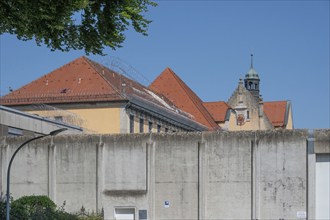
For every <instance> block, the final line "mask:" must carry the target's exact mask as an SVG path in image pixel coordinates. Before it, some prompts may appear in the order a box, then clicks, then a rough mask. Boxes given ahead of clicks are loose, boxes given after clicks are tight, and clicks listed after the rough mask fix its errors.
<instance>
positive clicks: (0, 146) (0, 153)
mask: <svg viewBox="0 0 330 220" xmlns="http://www.w3.org/2000/svg"><path fill="white" fill-rule="evenodd" d="M5 143H6V138H4V139H3V142H2V143H1V144H0V159H1V160H0V172H1V173H0V196H1V198H2V196H4V195H3V193H4V192H5V189H4V186H3V183H4V182H5V181H4V170H5V166H4V165H5V164H4V161H5V159H4V153H3V151H4V148H5Z"/></svg>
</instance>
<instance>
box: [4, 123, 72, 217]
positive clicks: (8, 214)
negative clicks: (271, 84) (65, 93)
mask: <svg viewBox="0 0 330 220" xmlns="http://www.w3.org/2000/svg"><path fill="white" fill-rule="evenodd" d="M65 130H67V128H61V129H58V130H55V131H52V132H50V133H49V134H45V135H41V136H38V137H34V138H31V139H29V140H27V141H25V142H24V143H23V144H21V145H20V146H19V147H18V148H17V149H16V150H15V152H14V154H13V156H12V157H11V158H10V161H9V165H8V169H7V195H6V220H10V203H9V200H10V168H11V164H12V163H13V160H14V158H15V156H16V154H17V152H18V151H19V150H20V149H22V147H23V146H25V145H26V144H28V143H30V142H31V141H34V140H37V139H40V138H43V137H47V136H55V135H57V134H58V133H60V132H62V131H65Z"/></svg>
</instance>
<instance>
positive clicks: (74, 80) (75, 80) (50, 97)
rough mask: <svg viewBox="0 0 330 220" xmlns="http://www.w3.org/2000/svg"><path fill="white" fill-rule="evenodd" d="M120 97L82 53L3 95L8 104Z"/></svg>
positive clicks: (3, 100) (118, 98) (117, 98)
mask: <svg viewBox="0 0 330 220" xmlns="http://www.w3.org/2000/svg"><path fill="white" fill-rule="evenodd" d="M108 99H113V100H120V99H122V97H121V96H120V94H119V93H118V92H117V91H116V90H115V88H114V87H113V86H111V85H110V84H109V83H108V82H107V81H105V80H104V79H103V77H102V75H101V74H99V73H98V72H97V71H96V70H95V68H94V67H93V65H91V63H90V61H89V59H87V58H86V57H80V58H78V59H76V60H74V61H72V62H70V63H68V64H66V65H64V66H62V67H60V68H58V69H56V70H54V71H52V72H50V73H49V74H46V75H44V76H42V77H40V78H39V79H37V80H35V81H32V82H31V83H29V84H27V85H25V86H23V87H21V88H19V89H17V90H15V91H13V92H11V93H9V94H8V95H6V96H3V97H1V103H2V104H4V105H22V104H31V103H33V104H35V103H65V102H84V101H92V100H99V101H101V100H108Z"/></svg>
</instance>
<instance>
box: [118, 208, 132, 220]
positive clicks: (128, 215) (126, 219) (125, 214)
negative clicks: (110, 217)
mask: <svg viewBox="0 0 330 220" xmlns="http://www.w3.org/2000/svg"><path fill="white" fill-rule="evenodd" d="M115 219H116V220H119V219H120V220H135V208H121V207H120V208H115Z"/></svg>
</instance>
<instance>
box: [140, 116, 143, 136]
mask: <svg viewBox="0 0 330 220" xmlns="http://www.w3.org/2000/svg"><path fill="white" fill-rule="evenodd" d="M143 132H144V120H143V118H140V133H143Z"/></svg>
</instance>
